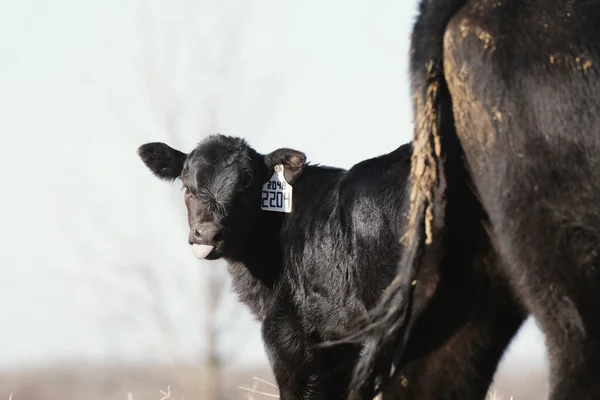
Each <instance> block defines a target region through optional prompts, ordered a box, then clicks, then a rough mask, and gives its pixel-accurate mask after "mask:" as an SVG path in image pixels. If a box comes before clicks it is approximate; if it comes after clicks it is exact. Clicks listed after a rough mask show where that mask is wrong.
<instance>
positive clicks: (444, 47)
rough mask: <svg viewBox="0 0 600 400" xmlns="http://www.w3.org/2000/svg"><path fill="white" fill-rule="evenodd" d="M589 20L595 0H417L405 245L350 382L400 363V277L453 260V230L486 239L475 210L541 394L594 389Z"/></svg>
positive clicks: (597, 37)
mask: <svg viewBox="0 0 600 400" xmlns="http://www.w3.org/2000/svg"><path fill="white" fill-rule="evenodd" d="M598 21H600V1H585V2H575V1H558V0H555V1H548V0H545V1H543V0H537V1H531V0H529V1H522V0H521V1H517V0H493V1H491V0H490V1H487V0H472V1H454V2H453V1H423V2H422V4H421V15H420V16H419V18H418V20H417V22H416V24H415V29H414V31H413V39H412V49H411V79H412V84H413V93H414V103H415V104H414V106H415V134H414V154H413V165H414V169H413V171H412V174H411V179H412V196H411V200H412V203H411V212H410V214H409V221H410V223H411V226H410V229H409V231H408V232H407V236H406V237H405V239H407V240H408V241H407V244H408V250H407V252H406V254H405V258H404V260H403V261H402V263H401V265H400V266H399V277H400V278H398V279H397V280H396V285H395V286H394V287H390V290H389V292H388V293H386V295H385V296H384V298H383V300H382V302H381V304H380V306H379V307H378V309H377V312H376V313H374V317H375V318H374V323H373V325H372V327H371V330H372V331H374V332H375V339H374V341H373V343H372V345H371V346H370V349H371V351H370V353H369V354H368V355H367V357H366V358H365V359H363V363H362V364H361V369H359V371H358V372H359V375H358V376H359V379H358V382H359V384H364V383H365V382H366V387H372V386H373V385H374V384H375V383H376V382H378V381H380V382H385V380H386V377H388V376H389V371H390V367H391V365H392V364H401V363H402V354H403V353H404V347H405V343H406V341H407V340H408V338H409V337H410V329H411V324H413V323H414V319H415V313H416V314H418V312H419V309H418V306H419V304H421V303H420V302H416V301H414V296H416V294H417V293H418V287H419V283H418V280H416V281H417V282H416V289H415V288H414V287H413V286H414V285H412V284H409V281H408V280H407V279H409V280H410V279H412V278H413V277H415V276H419V271H420V270H422V269H423V268H434V267H435V265H436V264H437V265H438V267H439V268H452V265H453V264H455V265H456V263H457V262H459V261H460V262H462V261H464V258H465V257H468V255H466V256H465V255H463V260H460V259H459V258H455V259H454V260H452V259H451V257H449V255H448V253H449V252H450V253H451V252H452V251H455V250H453V249H456V245H457V243H456V242H453V241H452V240H455V239H453V237H454V236H455V235H456V234H461V233H462V234H464V237H465V238H466V239H469V240H470V239H477V238H478V235H479V236H482V235H485V233H482V231H481V229H480V228H479V227H478V225H477V224H476V223H473V221H475V220H479V221H481V224H483V225H485V226H488V229H489V231H490V238H489V239H490V241H489V243H488V245H489V246H490V251H492V252H494V253H497V254H498V256H499V257H500V258H501V260H502V265H503V268H504V274H503V275H502V276H499V277H498V279H507V280H508V281H509V282H510V284H511V285H512V287H513V288H514V290H515V291H516V292H517V293H518V295H519V296H520V297H521V298H522V299H523V301H524V303H525V305H526V307H527V309H528V310H529V311H530V312H531V313H532V314H533V315H534V316H535V318H536V319H537V320H538V322H539V323H540V326H541V328H542V330H543V331H544V333H545V335H546V337H547V344H548V348H549V355H550V363H551V375H552V387H553V389H552V397H551V398H552V399H592V398H600V379H599V378H600V372H599V371H600V302H599V301H598V293H600V259H599V254H600V168H599V167H600V132H599V131H598V130H599V127H600V80H598V75H599V74H598V73H599V72H600V24H598ZM471 185H472V186H473V187H472V188H471V187H470V186H471ZM473 198H475V199H477V201H476V203H477V205H475V206H473V207H464V206H463V207H461V206H460V204H457V203H460V201H461V199H462V200H467V201H468V202H471V201H472V199H473ZM471 205H473V204H472V203H471ZM458 211H460V212H463V214H462V216H461V217H462V218H463V219H464V221H463V222H460V221H457V220H456V212H458ZM479 242H480V243H485V240H483V239H481V238H479ZM461 243H463V244H464V242H460V241H459V242H458V246H459V247H460V246H461ZM491 243H494V245H493V247H492V245H491ZM483 245H484V246H485V244H483ZM478 254H481V253H473V257H478V256H479V255H478ZM410 283H414V281H412V282H410ZM390 351H392V352H393V354H389V353H390ZM363 393H369V391H368V390H366V391H364V392H363Z"/></svg>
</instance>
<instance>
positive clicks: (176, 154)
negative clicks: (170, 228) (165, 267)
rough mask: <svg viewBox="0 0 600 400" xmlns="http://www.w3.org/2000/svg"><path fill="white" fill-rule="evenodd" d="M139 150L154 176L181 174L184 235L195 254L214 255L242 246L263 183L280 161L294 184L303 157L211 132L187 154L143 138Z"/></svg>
mask: <svg viewBox="0 0 600 400" xmlns="http://www.w3.org/2000/svg"><path fill="white" fill-rule="evenodd" d="M138 154H139V156H140V157H141V159H142V161H143V162H144V163H145V164H146V166H147V167H148V168H149V169H150V171H152V173H153V174H154V175H156V176H157V177H159V178H161V179H164V180H171V181H173V180H175V179H181V181H182V183H183V189H184V191H185V194H184V202H185V205H186V207H187V213H188V224H189V238H188V241H189V243H190V245H192V249H193V252H194V254H195V255H196V257H198V258H200V259H204V258H206V259H209V260H216V259H218V258H221V257H225V258H231V257H235V256H236V255H237V253H239V252H240V251H242V249H243V247H244V245H245V244H246V242H247V240H248V238H249V237H250V236H251V235H252V234H253V229H254V228H255V226H256V223H257V221H258V219H259V218H261V214H262V213H264V212H266V211H261V209H260V198H261V190H262V185H263V184H264V183H265V182H266V181H267V180H268V179H269V177H270V176H271V174H272V173H273V167H274V166H275V165H277V164H283V166H284V168H285V178H286V180H287V181H288V183H290V184H293V183H294V182H295V180H296V179H297V178H298V176H299V175H300V173H301V172H302V168H303V167H304V164H305V161H306V157H305V155H304V154H303V153H301V152H299V151H296V150H292V149H278V150H275V151H274V152H272V153H269V154H267V155H262V154H259V153H257V152H256V151H255V150H254V149H252V148H251V147H250V146H249V145H248V144H247V143H246V141H244V140H243V139H241V138H236V137H231V136H224V135H211V136H209V137H208V138H206V139H205V140H203V141H202V142H200V143H199V144H198V146H197V147H196V148H195V149H194V150H193V151H192V152H190V153H189V154H185V153H183V152H181V151H179V150H175V149H173V148H171V147H169V146H168V145H166V144H164V143H158V142H154V143H147V144H144V145H142V146H140V148H139V149H138Z"/></svg>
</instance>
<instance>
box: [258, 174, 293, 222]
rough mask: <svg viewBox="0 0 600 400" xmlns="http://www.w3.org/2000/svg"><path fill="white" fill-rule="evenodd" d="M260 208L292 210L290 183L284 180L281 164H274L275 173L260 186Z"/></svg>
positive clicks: (280, 210) (288, 211) (277, 210)
mask: <svg viewBox="0 0 600 400" xmlns="http://www.w3.org/2000/svg"><path fill="white" fill-rule="evenodd" d="M260 209H261V210H265V211H275V212H284V213H291V212H292V185H290V184H289V183H287V182H286V181H285V176H284V174H283V165H281V164H278V165H276V166H275V173H274V174H273V175H272V176H271V179H269V180H268V181H267V182H266V183H265V184H264V185H263V187H262V195H261V199H260Z"/></svg>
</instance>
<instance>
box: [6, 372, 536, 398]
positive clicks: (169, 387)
mask: <svg viewBox="0 0 600 400" xmlns="http://www.w3.org/2000/svg"><path fill="white" fill-rule="evenodd" d="M222 376H223V378H222V380H223V397H222V399H221V400H234V399H240V400H241V399H246V400H248V399H253V400H268V399H272V398H274V397H272V396H269V395H268V394H276V393H277V390H276V389H275V388H274V387H272V385H270V384H269V383H268V382H273V381H274V380H273V377H272V375H271V373H270V371H269V370H268V369H266V368H265V369H254V370H242V369H239V368H238V369H233V368H230V369H227V370H225V371H223V374H222ZM253 377H258V378H260V379H263V380H265V381H266V382H267V383H265V382H260V381H257V380H255V379H253ZM203 386H204V385H203V374H202V369H201V368H199V367H197V366H186V365H179V366H147V365H146V366H136V365H128V366H92V365H86V366H81V365H79V366H67V365H56V366H52V367H47V368H38V369H29V370H20V371H0V399H1V400H4V399H9V396H10V395H11V393H12V394H13V397H12V400H109V399H110V400H120V399H122V400H161V399H163V398H164V399H173V400H174V399H177V400H182V399H185V400H209V399H207V398H206V394H205V393H204V391H203ZM240 386H244V387H247V388H254V390H256V391H257V392H263V393H267V394H261V393H254V394H253V393H249V392H248V391H245V390H242V389H240V388H239V387H240ZM494 389H495V390H496V391H497V396H496V400H510V396H513V400H542V399H545V398H546V392H547V381H546V373H545V371H532V372H525V373H524V372H522V371H514V372H510V373H503V374H502V375H500V376H498V377H497V379H496V382H495V384H494ZM490 399H493V396H490Z"/></svg>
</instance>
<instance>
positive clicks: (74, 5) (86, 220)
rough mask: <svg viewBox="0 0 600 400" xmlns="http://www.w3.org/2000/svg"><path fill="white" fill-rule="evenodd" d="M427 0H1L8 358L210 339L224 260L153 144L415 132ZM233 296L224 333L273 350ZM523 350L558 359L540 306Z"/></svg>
mask: <svg viewBox="0 0 600 400" xmlns="http://www.w3.org/2000/svg"><path fill="white" fill-rule="evenodd" d="M415 7H416V2H415V1H414V0H412V1H408V0H378V1H376V2H373V1H370V0H352V1H342V0H327V1H323V0H318V1H317V0H304V1H292V0H252V1H250V0H246V1H243V0H201V1H191V0H170V1H167V0H163V1H159V0H154V1H139V2H136V1H134V0H130V1H127V0H103V1H97V0H96V1H94V0H26V1H25V0H0V134H1V135H2V139H3V143H4V146H3V152H2V157H0V163H1V164H0V174H2V176H1V178H2V182H3V188H4V189H3V194H2V207H0V221H2V225H1V227H0V233H1V234H2V237H1V240H0V248H1V250H2V252H1V255H2V259H1V260H0V332H2V333H1V336H0V367H2V368H11V367H20V366H26V365H36V364H39V363H54V362H56V361H69V360H92V361H119V360H121V361H132V360H149V361H164V360H166V359H167V357H174V358H177V359H183V360H186V361H193V360H194V359H197V358H198V356H199V354H201V353H202V350H203V340H204V339H203V336H202V331H201V323H202V319H201V315H202V312H203V304H204V299H203V297H202V295H203V293H205V287H203V285H204V284H205V283H206V280H205V279H203V277H205V276H206V273H207V271H208V269H210V268H220V269H223V264H222V263H220V262H217V263H203V264H201V263H199V262H198V261H196V260H195V258H194V257H193V255H192V253H191V251H190V249H189V246H188V245H187V225H186V222H185V216H184V211H185V210H184V207H183V203H182V201H181V192H180V191H179V189H180V186H179V183H175V184H174V185H170V184H168V183H165V182H161V181H159V180H158V179H156V178H154V177H153V176H151V175H150V173H149V172H148V171H147V170H146V169H145V167H144V166H143V164H142V163H141V161H140V160H139V159H138V158H137V155H136V149H137V147H138V146H139V145H140V144H142V143H145V142H150V141H169V143H171V144H172V145H174V146H176V147H179V148H180V149H182V150H184V151H189V150H190V149H192V148H193V147H194V146H195V144H196V143H197V142H198V141H199V140H200V139H201V138H202V137H204V136H205V135H206V134H208V133H214V132H220V133H224V134H229V135H235V136H243V137H245V138H247V140H248V141H249V142H250V144H251V145H253V146H254V147H255V148H256V149H257V150H258V151H261V152H268V151H271V150H274V149H276V148H278V147H283V146H287V147H294V148H297V149H299V150H302V151H305V152H306V153H307V155H308V158H309V159H310V160H311V161H313V162H319V163H323V164H329V165H336V166H342V167H350V166H351V165H352V164H354V163H356V162H358V161H360V160H362V159H365V158H368V157H372V156H376V155H379V154H382V153H386V152H389V151H392V150H393V149H395V148H396V147H398V146H399V145H401V144H403V143H405V142H407V141H409V140H410V138H411V129H412V121H411V112H410V109H411V106H410V102H409V100H410V96H409V90H408V79H407V61H408V58H407V56H408V44H409V32H410V29H411V24H412V21H413V18H414V15H415ZM146 83H149V84H148V85H146ZM169 115H171V116H172V119H171V120H170V121H171V122H172V125H169V126H172V127H173V128H172V130H171V132H173V130H174V131H176V134H174V135H173V134H172V135H171V136H167V135H166V133H165V132H166V130H165V129H164V127H165V126H166V124H167V123H168V121H169V119H168V118H165V116H169ZM165 121H166V122H165ZM139 266H144V267H145V268H146V269H144V270H145V271H150V273H151V274H152V276H155V277H156V280H155V282H156V285H155V286H153V288H152V289H151V290H149V289H148V286H147V285H145V284H144V280H143V279H141V273H140V272H139V271H140V268H139ZM157 296H158V297H157ZM227 298H228V299H229V301H228V302H227V304H226V306H225V307H224V309H223V310H221V314H222V317H223V319H224V320H232V321H233V322H234V323H233V324H232V326H231V328H230V329H229V330H227V333H226V334H225V335H224V336H223V338H222V341H221V346H222V350H223V352H232V353H236V354H238V357H237V359H236V361H237V362H243V363H265V362H266V358H265V356H264V352H263V348H262V344H261V340H260V335H259V327H258V324H257V323H255V322H254V321H253V320H252V318H251V317H250V316H249V315H248V313H247V312H246V311H245V308H244V307H242V306H240V305H239V304H238V303H237V302H236V301H235V300H234V296H233V295H228V296H227ZM156 315H159V316H161V317H163V320H162V321H163V322H162V324H163V326H170V328H169V329H168V330H166V331H165V329H162V328H161V329H159V327H157V318H156ZM231 316H233V317H231ZM164 320H166V321H167V322H166V323H165V322H164ZM513 365H514V366H530V367H539V366H543V365H545V348H544V344H543V336H542V335H541V333H540V332H539V330H538V329H537V327H536V326H535V324H534V323H533V321H531V320H530V321H529V322H528V323H527V324H526V326H525V328H524V329H523V330H522V332H521V335H520V336H519V337H518V339H517V340H516V341H515V342H514V344H513V346H512V348H511V350H510V352H509V354H508V355H507V357H506V360H505V364H504V368H508V367H512V366H513Z"/></svg>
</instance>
